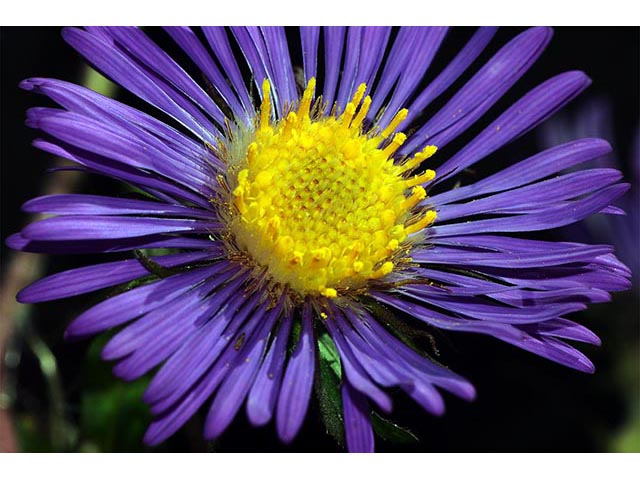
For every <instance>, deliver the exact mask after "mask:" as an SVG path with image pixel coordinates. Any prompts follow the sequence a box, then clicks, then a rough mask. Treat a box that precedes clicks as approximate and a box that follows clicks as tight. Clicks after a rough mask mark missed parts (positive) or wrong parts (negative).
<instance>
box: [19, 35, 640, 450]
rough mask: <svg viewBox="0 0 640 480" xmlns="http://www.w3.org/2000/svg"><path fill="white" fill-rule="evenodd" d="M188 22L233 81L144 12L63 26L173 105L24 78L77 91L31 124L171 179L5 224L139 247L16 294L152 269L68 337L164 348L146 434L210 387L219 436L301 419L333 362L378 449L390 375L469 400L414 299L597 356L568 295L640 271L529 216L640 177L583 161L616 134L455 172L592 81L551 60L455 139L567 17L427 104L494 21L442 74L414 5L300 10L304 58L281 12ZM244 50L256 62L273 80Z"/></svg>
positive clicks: (565, 355)
mask: <svg viewBox="0 0 640 480" xmlns="http://www.w3.org/2000/svg"><path fill="white" fill-rule="evenodd" d="M166 31H167V33H168V34H169V35H170V36H171V38H172V39H173V40H174V41H175V42H176V43H177V44H178V45H179V46H180V47H181V48H182V49H183V50H184V52H185V53H186V54H187V55H188V57H189V58H190V60H191V61H192V62H193V64H195V66H197V68H198V69H199V70H200V71H201V72H202V73H203V75H204V77H206V80H207V83H208V84H209V88H210V91H207V90H206V88H204V87H202V86H201V85H200V84H199V83H198V82H196V81H195V80H194V79H193V78H192V77H191V76H190V75H189V74H188V73H187V72H186V71H185V70H184V69H183V68H181V67H180V66H179V65H178V64H177V63H176V62H175V61H174V60H173V59H172V58H171V57H170V56H168V55H167V54H166V53H165V52H164V51H163V50H161V49H160V48H159V47H158V46H157V45H156V44H155V43H154V42H153V41H152V40H151V39H150V38H149V37H148V36H147V35H146V34H145V33H143V32H142V31H141V30H138V29H133V28H88V29H86V30H80V29H66V30H64V33H63V35H64V38H65V39H66V40H67V41H68V42H69V43H70V44H71V45H72V46H73V47H74V48H75V49H76V50H78V51H79V52H80V53H81V54H82V55H84V56H85V57H86V59H87V60H88V61H89V62H91V63H92V64H93V65H95V67H97V68H98V69H99V70H101V71H102V72H104V73H105V74H106V75H107V76H109V77H110V78H112V79H113V80H114V81H116V82H118V83H119V84H120V85H122V86H123V87H124V88H126V89H128V90H129V91H130V92H132V93H133V94H135V95H137V96H138V97H140V98H141V99H142V100H144V101H146V102H148V103H149V104H150V105H152V106H153V107H155V108H156V109H157V110H158V111H159V112H160V113H161V115H162V118H163V119H166V121H165V120H160V119H159V118H155V117H153V116H151V115H148V114H146V113H143V112H141V111H139V110H136V109H134V108H131V107H129V106H127V105H124V104H122V103H119V102H117V101H115V100H111V99H108V98H105V97H103V96H100V95H99V94H97V93H95V92H92V91H90V90H87V89H85V88H83V87H80V86H77V85H73V84H70V83H66V82H62V81H59V80H52V79H41V78H36V79H30V80H25V81H24V82H23V84H22V86H23V88H25V89H28V90H33V91H36V92H39V93H42V94H45V95H47V96H48V97H50V98H51V99H53V100H54V101H55V102H57V103H58V104H59V105H60V106H61V107H62V108H60V109H53V108H35V109H32V110H30V111H29V113H28V123H29V125H30V126H32V127H34V128H38V129H40V130H42V131H43V132H44V133H46V134H47V135H48V139H47V140H37V141H36V142H35V145H36V146H37V147H38V148H41V149H44V150H46V151H48V152H51V153H53V154H56V155H60V156H62V157H65V158H68V159H70V160H72V161H74V162H76V163H78V164H79V165H80V166H81V167H82V168H84V169H86V170H87V171H89V172H92V173H97V174H102V175H106V176H109V177H112V178H116V179H118V180H121V181H123V182H126V183H129V184H132V185H134V186H136V187H137V188H138V189H140V190H142V191H143V192H145V193H146V194H147V195H148V196H150V197H151V199H146V200H140V199H130V198H114V197H101V196H97V195H54V196H48V197H41V198H36V199H34V200H31V201H29V202H27V203H26V204H25V210H27V211H29V212H38V213H51V214H55V215H56V216H54V217H51V218H47V219H44V220H40V221H37V222H35V223H33V224H31V225H29V226H27V227H26V228H25V229H24V230H23V231H22V232H21V233H19V234H15V235H13V236H12V237H10V238H9V240H8V243H9V244H10V245H11V246H12V247H14V248H17V249H21V250H26V251H34V252H45V253H97V252H123V251H131V252H134V253H135V255H132V258H130V259H126V260H119V261H114V262H109V263H103V264H98V265H92V266H88V267H83V268H80V269H74V270H70V271H67V272H62V273H58V274H55V275H52V276H50V277H47V278H44V279H42V280H39V281H38V282H36V283H34V284H32V285H31V286H29V287H27V288H26V289H24V290H23V291H22V292H20V293H19V295H18V298H19V300H20V301H24V302H41V301H46V300H51V299H56V298H63V297H68V296H72V295H79V294H82V293H86V292H90V291H95V290H99V289H103V288H107V287H111V286H115V285H119V284H122V283H126V282H135V283H134V284H132V285H130V288H129V289H128V290H127V291H125V292H124V293H119V294H117V295H115V296H112V297H111V298H109V299H107V300H105V301H103V302H101V303H99V304H97V305H95V306H93V307H91V308H90V309H89V310H87V311H85V312H84V313H82V314H81V315H80V316H79V317H78V318H76V319H75V320H74V321H73V322H72V323H71V325H70V326H69V327H68V329H67V332H66V335H67V337H69V338H83V337H86V336H89V335H93V334H95V333H97V332H101V331H103V330H106V329H112V328H113V329H115V328H119V330H118V331H117V332H116V333H115V335H114V336H113V338H112V339H111V341H110V342H109V343H108V344H107V345H106V347H105V348H104V350H103V357H104V358H105V359H106V360H114V361H116V362H117V363H116V365H115V368H114V372H115V374H116V375H118V376H120V377H122V378H125V379H133V378H137V377H139V376H141V375H144V374H145V373H147V372H149V371H151V370H152V369H154V368H158V369H157V371H156V373H155V375H154V377H153V379H152V380H151V383H150V384H149V387H148V389H147V391H146V393H145V395H144V400H145V401H146V402H147V403H148V404H149V405H150V408H151V411H152V412H153V413H154V414H155V415H156V419H155V420H154V421H153V423H152V424H151V426H150V427H149V429H148V431H147V434H146V437H145V440H146V441H147V442H148V443H150V444H156V443H159V442H161V441H163V440H164V439H166V438H167V437H169V436H170V435H171V434H173V433H174V432H175V431H176V430H178V429H179V428H180V427H181V426H182V425H183V424H184V423H185V422H186V421H187V420H188V419H189V418H190V417H191V416H192V415H193V414H194V412H196V411H197V410H198V409H199V408H200V407H201V406H202V405H203V404H205V402H207V401H209V400H211V404H210V407H209V410H208V416H207V419H206V422H205V429H204V430H205V437H207V438H215V437H217V436H219V435H220V434H221V433H222V432H223V431H224V430H225V429H226V427H227V426H228V425H229V424H230V423H231V421H232V420H233V418H234V417H235V415H236V414H237V413H238V411H239V410H240V408H241V407H242V406H243V405H245V404H246V411H247V415H248V417H249V419H250V421H251V422H252V423H253V424H255V425H263V424H266V423H268V422H269V421H270V420H272V419H275V423H276V427H277V430H278V434H279V436H280V438H281V439H282V440H283V441H285V442H289V441H291V440H292V439H293V438H294V437H295V435H296V434H297V432H298V430H299V429H300V426H301V425H302V422H303V420H304V417H305V415H306V411H307V408H308V404H309V400H310V396H311V392H312V386H313V383H314V379H315V378H316V375H315V374H316V372H317V371H318V370H321V371H322V372H324V374H327V375H329V376H330V377H332V378H333V379H334V380H335V385H338V384H339V389H340V393H341V403H342V415H343V417H344V433H345V439H346V445H347V447H348V448H349V450H352V451H369V450H372V449H373V445H374V440H373V429H372V426H371V419H370V414H371V409H372V408H374V409H377V410H381V411H383V412H390V411H391V409H392V401H391V396H390V393H389V390H388V389H389V388H390V387H398V388H400V389H402V390H403V391H405V392H406V393H407V394H408V395H409V396H411V397H412V398H413V399H414V400H415V401H416V402H417V403H418V404H420V405H421V406H422V407H423V408H424V409H425V410H427V411H429V412H431V413H433V414H441V413H443V411H444V401H443V398H442V395H441V393H440V391H441V390H445V391H449V392H451V393H453V394H455V395H458V396H460V397H462V398H465V399H472V398H473V397H474V395H475V392H474V389H473V387H472V385H471V384H470V383H469V382H468V381H467V380H465V379H463V378H462V377H460V376H458V375H457V374H455V373H453V372H452V371H450V370H449V369H447V368H445V367H443V366H441V365H439V364H436V363H434V362H433V361H432V360H430V359H429V358H428V357H426V356H423V355H421V354H420V353H419V352H417V351H416V350H414V349H413V348H411V347H410V346H408V345H407V344H406V343H405V342H404V341H403V340H400V338H404V334H403V333H402V331H401V327H399V325H401V321H400V320H398V319H397V318H396V319H394V318H395V317H394V315H395V314H397V313H399V312H403V313H404V314H405V315H409V316H411V317H414V318H415V319H416V320H417V321H418V322H423V323H424V324H425V325H429V326H432V327H436V328H440V329H443V330H450V331H465V332H476V333H482V334H486V335H491V336H494V337H496V338H498V339H501V340H503V341H506V342H509V343H511V344H514V345H516V346H519V347H521V348H524V349H526V350H529V351H532V352H534V353H536V354H538V355H541V356H543V357H546V358H549V359H551V360H553V361H556V362H558V363H561V364H563V365H567V366H570V367H572V368H576V369H578V370H583V371H592V370H593V365H592V364H591V362H590V361H589V360H588V359H587V358H586V357H585V356H584V355H582V354H581V353H580V352H579V351H578V350H576V349H575V348H574V347H572V346H570V345H569V344H568V343H567V342H566V340H572V341H579V342H588V343H598V342H599V339H598V338H597V337H596V336H595V335H594V334H593V333H592V332H590V331H589V330H587V329H586V328H584V327H583V326H581V325H578V324H576V323H574V322H572V321H571V320H568V319H566V318H565V316H566V315H567V314H570V313H571V312H575V311H578V310H581V309H583V308H585V306H586V304H588V303H590V302H602V301H607V300H608V299H609V298H610V296H609V293H608V292H610V291H616V290H623V289H625V288H627V287H628V285H629V280H628V277H629V274H630V272H629V269H628V268H627V267H625V266H624V265H623V264H622V263H621V262H619V261H618V260H617V259H616V257H615V256H614V255H613V253H612V248H611V247H609V246H606V245H585V244H579V243H573V242H548V241H542V240H528V239H526V238H523V237H522V235H520V234H521V233H525V232H535V231H540V230H546V229H551V228H555V227H560V226H563V225H567V224H570V223H573V222H576V221H578V220H581V219H583V218H585V217H587V216H589V215H591V214H595V213H598V212H604V213H606V212H607V211H609V205H610V204H611V202H612V201H614V200H615V199H616V198H618V197H619V196H620V195H622V194H623V193H624V191H625V190H626V189H627V188H628V185H626V184H621V183H618V182H619V180H620V174H619V173H618V172H617V171H613V170H606V171H604V170H598V169H594V170H581V171H580V170H579V171H573V172H570V173H563V171H564V170H566V169H568V168H570V167H573V166H575V165H579V164H581V163H583V162H585V161H587V160H590V159H592V158H596V157H598V156H601V155H603V154H606V153H607V152H609V150H610V147H609V145H608V144H607V143H606V142H605V141H603V140H598V139H583V140H577V141H573V142H569V143H566V144H563V145H560V146H558V147H555V148H552V149H549V150H546V151H544V152H541V153H539V154H537V155H535V156H533V157H530V158H526V159H524V160H521V161H519V162H517V163H515V164H514V165H511V166H509V167H506V168H504V169H503V170H500V171H498V172H497V173H494V174H492V175H490V176H488V177H486V178H484V179H481V180H478V181H476V182H475V183H471V184H466V185H463V186H460V187H459V188H444V187H443V185H447V184H446V182H443V181H444V180H447V179H449V178H450V177H452V176H455V175H456V174H457V173H459V172H461V171H462V170H464V169H465V168H467V167H470V166H472V165H474V164H475V163H477V162H479V161H481V160H483V159H485V158H491V154H492V153H493V152H495V151H496V150H497V149H498V148H500V147H501V146H503V145H505V144H506V143H508V142H510V141H511V140H513V139H515V138H516V137H518V136H520V135H522V134H523V133H525V132H526V131H528V130H530V129H531V128H533V127H534V126H536V125H538V124H539V123H540V122H542V121H543V120H544V119H546V118H547V117H549V116H550V115H551V114H553V113H554V112H555V111H556V110H558V109H559V108H561V107H562V106H563V105H564V104H566V103H567V102H568V101H570V100H571V99H573V98H574V97H575V96H576V95H578V94H579V93H580V92H581V91H582V90H583V89H584V88H585V87H586V86H587V85H588V84H589V80H588V78H587V77H586V76H585V75H584V74H583V73H581V72H567V73H563V74H560V75H558V76H556V77H553V78H551V79H550V80H548V81H546V82H544V83H543V84H541V85H539V86H538V87H536V88H534V89H533V90H532V91H530V92H529V93H527V94H526V95H525V96H523V97H522V98H521V99H519V100H518V101H516V102H515V103H514V104H513V105H512V106H511V107H509V108H507V109H506V110H505V111H504V112H503V113H502V114H501V115H499V116H498V118H496V119H495V120H494V121H493V122H492V123H491V124H489V125H488V126H487V127H486V128H485V129H484V130H482V131H481V132H480V133H479V134H478V135H477V136H476V137H475V138H474V139H473V140H471V141H470V142H469V143H468V144H467V145H466V146H465V147H463V148H462V149H460V150H459V151H457V152H451V151H448V149H447V148H446V146H447V144H449V143H450V142H451V141H452V140H453V139H455V138H456V137H458V136H459V135H460V134H461V133H463V132H464V131H465V130H466V129H467V128H468V127H470V126H471V125H472V124H474V123H475V122H476V121H477V120H478V119H479V118H480V117H481V116H483V114H484V113H485V112H487V110H488V109H489V108H490V107H491V106H492V105H493V104H494V103H495V102H496V101H497V100H498V99H499V98H500V97H501V96H502V95H503V94H504V93H505V92H506V91H507V90H508V89H509V88H510V87H511V86H512V85H513V84H514V83H515V82H516V81H517V80H518V79H519V78H520V77H521V76H522V75H523V74H524V72H525V71H526V70H527V69H528V67H529V66H530V65H531V64H532V63H533V62H534V61H535V60H536V58H537V57H538V56H539V55H540V54H541V52H542V51H543V50H544V47H545V46H546V44H547V43H548V41H549V39H550V36H551V32H550V30H549V29H545V28H533V29H530V30H527V31H525V32H523V33H522V34H520V35H519V36H518V37H516V38H515V39H513V40H512V41H511V42H509V43H508V44H507V45H505V46H504V47H502V48H501V49H500V50H499V51H498V52H497V53H496V54H495V55H494V56H493V58H491V59H490V60H489V61H488V62H487V63H486V65H484V66H483V67H481V68H480V69H479V70H478V71H477V72H476V73H475V74H474V75H473V76H472V77H471V78H470V80H468V81H467V83H466V84H464V85H463V86H462V87H461V88H460V90H459V91H458V92H456V93H454V94H453V95H451V96H450V99H449V100H448V101H447V102H446V103H445V104H444V106H443V107H442V108H441V109H440V110H439V111H438V112H436V113H435V114H433V115H432V116H430V117H429V118H427V119H426V120H425V118H424V115H423V112H424V110H425V108H426V107H427V106H428V105H429V104H431V102H432V101H433V100H434V99H436V98H438V97H440V96H441V95H443V94H445V93H446V94H449V92H448V91H449V89H450V87H451V85H452V84H453V83H454V82H455V81H456V80H457V79H458V78H459V77H460V76H461V75H462V74H463V73H464V72H466V71H467V69H468V68H469V67H470V66H471V65H472V64H473V62H474V60H475V59H476V58H477V57H478V56H479V55H480V53H481V52H482V51H483V50H484V48H485V47H486V46H487V44H488V43H489V41H490V40H491V38H492V36H493V34H494V33H495V29H493V28H480V29H478V31H477V32H476V33H475V35H474V36H473V37H472V38H471V39H470V40H469V42H468V43H467V44H466V45H465V47H464V48H463V49H462V50H461V51H460V53H459V54H458V55H457V56H456V57H455V58H454V59H453V60H452V61H451V63H450V64H449V65H448V66H447V67H446V68H445V69H444V70H442V71H441V72H440V73H439V74H438V75H437V76H436V77H435V78H434V80H433V81H432V82H431V83H430V84H429V85H428V86H427V87H426V88H424V89H421V90H418V86H419V85H420V83H421V81H422V79H423V77H424V75H425V72H426V71H427V70H428V68H429V66H430V64H431V61H432V59H433V57H434V55H435V54H436V52H437V51H438V47H439V46H440V44H441V42H442V41H443V39H444V37H445V34H446V29H442V28H413V27H410V28H401V29H399V30H398V31H397V32H395V35H393V40H392V35H391V29H390V28H386V27H358V28H350V29H345V28H339V27H329V28H325V29H322V30H321V29H319V28H315V27H305V28H301V29H300V31H299V38H300V47H301V51H302V73H301V75H298V77H301V80H297V76H296V74H295V73H294V68H293V62H292V60H291V58H292V57H291V55H290V53H289V49H288V45H287V38H286V36H285V32H284V30H283V29H282V28H276V27H267V28H253V27H251V28H250V27H247V28H240V27H235V28H232V29H231V30H230V33H231V34H229V32H228V31H227V30H225V29H222V28H204V29H203V31H202V35H201V36H199V35H198V34H196V33H195V32H194V31H192V30H191V29H188V28H178V27H170V28H167V29H166ZM321 37H322V45H323V50H322V51H321V49H320V48H319V45H321V43H320V41H319V40H320V38H321ZM234 47H237V48H239V50H240V51H241V52H242V54H243V56H244V62H246V65H247V66H248V68H249V70H250V71H251V76H252V79H251V82H250V83H252V84H253V85H254V86H255V87H256V91H257V92H258V95H259V97H260V99H259V100H256V101H255V102H254V100H253V99H252V94H251V93H250V92H251V91H252V88H250V87H249V85H248V84H247V83H245V80H244V79H243V77H242V75H241V71H242V68H243V66H242V65H241V63H243V62H241V63H239V62H240V60H241V59H240V58H237V57H235V56H234V54H233V48H234ZM387 47H388V48H389V53H388V55H385V54H384V52H385V51H386V49H387ZM343 57H344V62H343V61H342V59H343ZM167 117H168V118H167ZM152 249H153V250H152ZM157 249H161V250H160V253H159V254H158V250H157ZM327 365H328V366H329V368H328V369H323V367H324V366H327ZM322 372H321V374H320V375H318V378H320V377H323V375H324V374H322Z"/></svg>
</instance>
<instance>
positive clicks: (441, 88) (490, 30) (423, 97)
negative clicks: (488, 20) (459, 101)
mask: <svg viewBox="0 0 640 480" xmlns="http://www.w3.org/2000/svg"><path fill="white" fill-rule="evenodd" d="M496 30H497V27H480V28H478V30H476V32H475V33H474V34H473V37H472V38H471V40H469V41H468V42H467V44H466V45H465V46H464V48H463V49H462V50H460V52H459V53H458V54H457V55H456V57H455V58H454V59H453V60H452V61H451V62H450V63H449V64H448V65H447V66H446V68H445V69H444V70H443V71H442V72H441V73H440V74H439V75H438V76H437V77H436V78H435V79H434V80H433V81H432V82H430V83H429V85H428V86H427V87H426V88H425V89H424V90H423V91H422V93H420V95H418V97H417V98H416V99H415V100H414V101H413V103H412V104H411V105H410V106H409V114H408V115H407V119H406V122H407V124H409V123H410V122H412V121H413V119H414V118H415V117H416V116H417V115H418V114H419V113H420V112H422V110H423V109H424V108H425V107H426V106H427V105H429V104H430V103H431V102H432V101H433V100H434V99H436V98H438V97H439V96H440V94H441V93H443V92H445V91H446V90H447V89H448V88H449V87H450V86H451V84H453V82H455V81H456V80H457V79H458V78H459V77H460V75H462V74H463V73H464V71H465V70H466V69H467V68H468V67H469V66H470V65H471V64H472V63H473V62H474V60H475V59H476V58H478V56H479V55H480V54H481V53H482V52H483V50H484V49H485V47H486V46H487V45H488V44H489V42H490V41H491V39H492V38H493V36H494V35H495V33H496Z"/></svg>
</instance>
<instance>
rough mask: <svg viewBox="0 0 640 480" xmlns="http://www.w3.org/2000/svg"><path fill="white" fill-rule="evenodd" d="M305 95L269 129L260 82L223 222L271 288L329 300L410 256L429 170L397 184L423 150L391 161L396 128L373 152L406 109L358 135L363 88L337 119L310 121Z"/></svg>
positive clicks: (309, 94)
mask: <svg viewBox="0 0 640 480" xmlns="http://www.w3.org/2000/svg"><path fill="white" fill-rule="evenodd" d="M314 90H315V79H311V80H310V81H309V83H308V85H307V87H306V88H305V90H304V92H303V94H302V98H301V99H300V103H299V105H298V107H297V109H296V110H294V111H291V112H289V113H288V114H287V115H286V117H285V118H284V119H281V120H279V121H275V122H273V123H271V113H272V112H271V109H272V105H271V97H270V84H269V81H268V80H265V81H264V82H263V83H262V104H261V110H260V113H259V123H258V125H257V127H258V128H257V129H256V130H255V131H251V132H249V135H251V137H249V138H244V139H242V138H241V139H240V140H238V144H232V147H234V145H235V147H234V148H230V149H229V150H230V151H233V152H243V151H244V152H246V155H245V156H244V157H242V155H243V154H242V153H239V154H238V155H240V156H241V157H240V158H237V159H235V163H233V164H234V165H236V166H237V167H236V168H234V169H232V170H230V175H233V177H231V178H229V179H228V183H229V185H232V186H233V189H232V192H231V194H230V195H231V201H230V203H231V204H232V205H233V207H234V210H233V211H232V212H231V217H230V220H229V226H230V230H231V233H232V238H233V241H234V243H235V245H236V247H237V248H239V249H240V250H242V251H244V252H246V254H247V256H248V257H250V258H251V259H252V260H253V261H254V262H255V264H256V266H258V267H259V268H260V269H261V271H264V270H265V269H266V271H267V273H268V275H269V276H270V278H271V280H272V281H273V282H275V283H279V284H282V285H287V286H288V288H290V289H291V290H292V291H295V292H298V293H299V294H300V295H301V296H306V295H320V296H324V297H326V298H335V297H336V296H338V295H340V294H341V292H346V291H352V290H353V289H358V288H362V287H365V286H366V284H367V282H368V281H369V280H373V279H381V278H383V277H385V276H386V275H389V274H390V273H391V272H392V271H393V270H394V268H396V267H395V263H394V262H395V261H396V259H397V258H398V256H404V255H405V252H406V251H408V250H409V248H408V243H407V242H408V241H409V240H408V235H410V234H413V233H416V232H418V231H419V230H421V229H422V228H424V226H426V225H429V224H430V223H431V222H433V219H434V218H435V217H433V218H431V216H432V214H431V212H430V211H429V212H426V213H422V214H421V212H420V211H416V210H415V209H416V206H417V205H418V204H419V203H420V202H421V201H422V200H423V199H424V198H425V196H426V191H425V189H424V188H423V187H421V186H420V184H422V183H425V182H427V181H429V180H430V179H433V176H434V175H435V173H434V172H433V171H432V170H427V171H426V172H424V173H423V174H421V175H417V176H415V177H412V178H406V173H405V172H406V171H407V170H408V169H409V168H410V167H407V164H408V163H411V162H417V163H416V164H419V161H421V160H420V159H424V158H426V157H427V156H428V154H432V152H431V153H429V152H430V151H429V152H427V151H424V150H423V152H420V153H419V154H417V155H416V156H415V157H413V158H412V159H411V160H409V162H407V164H404V165H398V164H397V163H396V161H395V159H394V158H393V155H394V154H395V152H396V151H397V149H398V148H399V147H400V146H401V145H402V144H403V143H404V142H405V140H406V138H407V137H406V135H405V134H404V133H402V132H397V133H395V135H393V138H392V140H391V141H390V142H388V143H387V145H386V146H385V147H384V148H380V144H381V143H383V142H384V140H385V138H388V137H390V136H391V135H392V134H393V133H394V131H395V129H396V128H397V127H398V125H400V123H401V122H402V121H403V120H404V119H405V118H406V115H407V111H406V110H401V111H400V112H398V114H397V115H396V116H395V117H394V118H393V120H392V121H391V123H390V124H389V126H388V127H387V128H385V129H384V131H383V132H382V133H380V134H375V133H373V132H363V131H362V122H363V121H364V119H365V118H366V115H367V113H368V111H369V107H370V105H371V98H370V97H369V96H366V97H365V92H366V85H365V84H361V85H360V86H359V87H358V88H357V90H356V92H355V93H354V95H353V98H352V99H351V101H350V102H349V103H348V104H347V106H346V107H345V110H344V112H343V113H342V114H341V115H340V116H338V117H336V116H335V115H334V114H330V115H328V116H324V117H320V118H312V115H311V105H312V103H313V98H314ZM358 107H359V109H358ZM356 112H357V115H356ZM233 141H235V140H233ZM241 142H244V143H241ZM238 145H246V147H244V150H243V149H241V147H240V146H238ZM416 159H418V160H416ZM408 190H409V194H407V191H408ZM433 215H435V212H433ZM416 218H420V220H417V221H416V220H415V219H416ZM409 222H413V223H411V224H409Z"/></svg>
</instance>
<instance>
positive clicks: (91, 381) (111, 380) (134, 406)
mask: <svg viewBox="0 0 640 480" xmlns="http://www.w3.org/2000/svg"><path fill="white" fill-rule="evenodd" d="M110 337H111V335H110V334H103V335H101V336H100V337H98V338H96V339H95V340H94V341H93V342H92V344H91V347H90V348H89V351H88V353H87V359H86V362H85V365H84V369H83V370H84V375H83V377H84V379H85V381H86V384H85V385H84V388H83V390H82V400H81V404H80V424H79V429H80V432H81V437H80V439H79V444H78V450H80V451H84V452H100V451H103V452H136V451H141V450H142V449H144V444H143V443H142V438H143V436H144V432H145V430H146V428H147V425H148V424H149V422H150V421H151V414H150V413H149V407H148V406H147V405H146V404H145V403H143V402H142V394H143V393H144V391H145V389H146V388H147V385H148V383H149V380H148V379H147V378H146V377H143V378H141V379H139V380H136V381H134V382H131V383H126V382H123V381H122V380H120V379H118V378H115V377H114V376H113V374H112V373H111V369H110V367H109V365H108V364H107V363H105V362H104V361H102V359H101V358H100V351H101V350H102V348H103V347H104V345H105V344H106V343H107V341H108V340H109V338H110Z"/></svg>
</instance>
